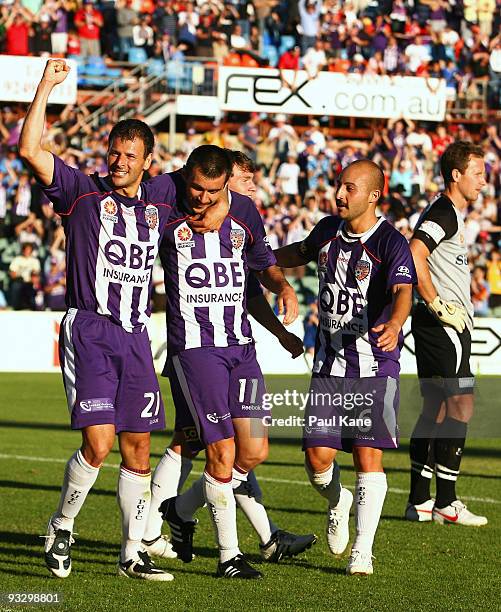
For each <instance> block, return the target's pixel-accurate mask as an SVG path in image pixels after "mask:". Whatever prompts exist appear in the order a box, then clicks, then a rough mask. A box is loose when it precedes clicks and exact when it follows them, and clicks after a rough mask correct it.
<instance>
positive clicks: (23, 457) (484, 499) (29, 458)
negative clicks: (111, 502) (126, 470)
mask: <svg viewBox="0 0 501 612" xmlns="http://www.w3.org/2000/svg"><path fill="white" fill-rule="evenodd" d="M0 459H18V460H20V461H36V462H37V463H68V460H67V459H57V458H56V457H33V456H32V455H7V454H4V453H0ZM102 467H105V468H111V469H113V470H118V469H119V467H120V465H118V464H116V463H103V465H102ZM191 473H192V474H194V475H195V476H201V475H202V474H203V472H197V471H195V470H193V471H192V472H191ZM259 480H262V481H263V482H276V483H279V484H289V485H300V486H305V487H309V486H311V485H310V483H309V482H308V481H307V480H287V479H286V478H269V477H267V476H259ZM347 488H348V489H353V488H354V487H347ZM388 492H389V493H395V495H408V493H409V491H408V490H407V489H396V488H392V487H390V488H389V489H388ZM461 499H465V500H467V501H476V502H482V503H484V504H501V500H499V499H492V498H491V497H469V496H466V495H462V496H461Z"/></svg>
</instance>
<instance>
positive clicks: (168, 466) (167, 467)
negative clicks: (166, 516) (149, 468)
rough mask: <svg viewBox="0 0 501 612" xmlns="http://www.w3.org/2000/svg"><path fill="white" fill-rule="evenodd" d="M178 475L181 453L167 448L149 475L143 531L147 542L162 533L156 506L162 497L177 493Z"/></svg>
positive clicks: (161, 500)
mask: <svg viewBox="0 0 501 612" xmlns="http://www.w3.org/2000/svg"><path fill="white" fill-rule="evenodd" d="M180 475H181V455H178V454H177V453H176V452H174V451H173V450H172V449H171V448H167V449H166V450H165V454H164V455H163V457H162V458H161V459H160V461H159V462H158V465H157V467H156V469H155V471H154V472H153V476H152V477H151V505H150V511H149V513H148V520H147V523H146V529H145V531H144V539H145V540H146V541H148V542H150V541H151V540H156V539H157V538H158V537H159V536H160V535H161V533H162V515H161V514H160V512H159V511H158V508H159V506H160V504H161V503H162V502H163V501H164V499H169V498H171V497H175V496H176V495H177V489H178V484H179V478H180Z"/></svg>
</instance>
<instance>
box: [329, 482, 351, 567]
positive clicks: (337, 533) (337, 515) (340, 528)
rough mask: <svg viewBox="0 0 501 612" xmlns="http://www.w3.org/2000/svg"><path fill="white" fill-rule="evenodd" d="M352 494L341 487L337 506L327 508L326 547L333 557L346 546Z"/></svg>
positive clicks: (340, 552)
mask: <svg viewBox="0 0 501 612" xmlns="http://www.w3.org/2000/svg"><path fill="white" fill-rule="evenodd" d="M352 503H353V494H352V492H351V491H349V490H348V489H345V488H343V487H341V493H340V495H339V501H338V503H337V506H334V508H329V511H328V514H327V530H326V532H327V545H328V546H329V550H330V551H331V553H332V554H333V555H341V554H342V553H343V552H344V550H345V548H346V547H347V546H348V541H349V539H350V530H349V527H348V522H349V518H350V508H351V504H352Z"/></svg>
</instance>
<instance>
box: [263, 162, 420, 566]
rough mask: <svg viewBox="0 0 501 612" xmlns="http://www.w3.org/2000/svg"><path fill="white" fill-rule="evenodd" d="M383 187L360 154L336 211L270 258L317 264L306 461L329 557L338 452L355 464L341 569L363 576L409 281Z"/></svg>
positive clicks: (336, 510)
mask: <svg viewBox="0 0 501 612" xmlns="http://www.w3.org/2000/svg"><path fill="white" fill-rule="evenodd" d="M383 187H384V175H383V172H382V171H381V169H380V168H379V166H377V164H375V163H374V162H371V161H369V160H360V161H356V162H354V163H352V164H350V165H349V166H347V167H346V168H345V169H344V170H343V172H342V174H341V175H340V177H339V179H338V185H337V191H336V203H337V209H338V215H337V216H331V217H326V218H324V219H322V220H321V221H320V222H319V223H318V224H317V225H316V227H315V228H314V229H313V230H312V232H311V234H310V235H309V236H308V237H307V238H306V239H305V240H304V241H303V242H298V243H295V244H291V245H289V246H286V247H283V248H281V249H278V250H277V251H276V252H275V254H276V256H277V262H278V264H279V265H281V266H283V267H295V266H299V265H303V264H305V263H307V262H308V261H313V260H314V261H317V263H318V276H319V319H320V324H319V327H318V331H317V338H316V346H315V361H314V367H313V376H312V383H311V388H310V403H309V406H308V410H307V412H306V414H305V428H304V438H303V448H304V450H305V453H306V457H305V467H306V472H307V474H308V477H309V479H310V482H311V484H312V485H313V487H314V488H315V489H316V490H317V491H318V492H319V493H320V495H322V496H323V497H325V498H326V499H327V501H328V517H327V541H328V545H329V548H330V550H331V552H332V553H333V554H341V553H342V552H343V551H344V549H345V548H346V546H347V544H348V539H349V530H348V519H349V510H350V507H351V504H352V501H353V496H352V494H351V493H350V491H348V489H345V488H342V487H341V485H340V482H339V468H338V466H337V464H336V462H335V457H336V453H337V451H338V450H340V449H342V450H346V451H350V452H352V454H353V463H354V465H355V469H356V471H357V480H356V486H355V500H356V506H355V525H356V538H355V541H354V543H353V547H352V551H351V556H350V559H349V562H348V566H347V569H346V572H347V574H349V575H351V574H366V575H367V574H372V573H373V568H372V546H373V541H374V536H375V533H376V529H377V526H378V523H379V518H380V516H381V510H382V507H383V502H384V498H385V495H386V490H387V484H386V475H385V473H384V471H383V463H382V456H383V448H396V447H397V445H398V429H397V422H396V412H397V408H398V386H397V385H398V375H399V356H400V347H401V346H402V343H403V335H402V331H401V330H402V326H403V324H404V322H405V320H406V318H407V316H408V314H409V311H410V307H411V295H412V284H413V283H414V282H415V281H416V275H415V270H414V264H413V261H412V257H411V253H410V249H409V246H408V244H407V241H406V240H405V238H404V237H403V236H401V235H400V234H399V232H398V231H397V230H395V229H394V228H393V227H392V226H391V225H390V224H389V223H387V222H386V221H385V220H384V218H382V217H379V218H378V217H377V216H376V213H375V209H376V205H377V202H378V200H379V198H380V197H381V194H382V192H383Z"/></svg>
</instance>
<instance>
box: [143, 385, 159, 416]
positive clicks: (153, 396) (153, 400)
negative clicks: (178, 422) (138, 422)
mask: <svg viewBox="0 0 501 612" xmlns="http://www.w3.org/2000/svg"><path fill="white" fill-rule="evenodd" d="M144 399H146V400H148V403H147V404H146V407H145V408H143V410H142V412H141V417H142V418H143V419H152V418H154V417H156V416H158V413H159V411H160V391H157V392H156V393H153V392H149V393H145V394H144ZM153 406H155V410H154V411H153Z"/></svg>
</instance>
